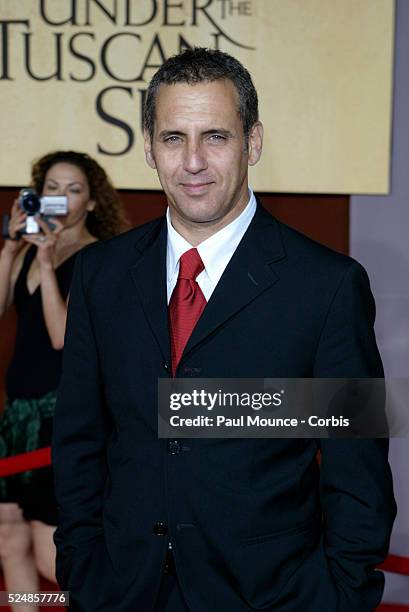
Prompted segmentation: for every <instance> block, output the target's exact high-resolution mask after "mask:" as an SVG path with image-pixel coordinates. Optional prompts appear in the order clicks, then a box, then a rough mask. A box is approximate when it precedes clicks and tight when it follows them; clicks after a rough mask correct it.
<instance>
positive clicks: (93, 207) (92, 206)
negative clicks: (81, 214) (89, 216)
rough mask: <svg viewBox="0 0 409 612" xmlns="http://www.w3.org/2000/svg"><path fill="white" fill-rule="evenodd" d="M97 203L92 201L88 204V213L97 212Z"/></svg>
mask: <svg viewBox="0 0 409 612" xmlns="http://www.w3.org/2000/svg"><path fill="white" fill-rule="evenodd" d="M96 204H97V203H96V202H95V200H90V201H89V202H88V204H87V211H88V212H91V210H95V206H96Z"/></svg>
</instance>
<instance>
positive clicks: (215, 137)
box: [209, 134, 226, 142]
mask: <svg viewBox="0 0 409 612" xmlns="http://www.w3.org/2000/svg"><path fill="white" fill-rule="evenodd" d="M209 140H210V141H211V142H222V141H224V140H226V136H223V135H222V134H211V135H210V136H209Z"/></svg>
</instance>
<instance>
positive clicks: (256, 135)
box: [248, 121, 264, 166]
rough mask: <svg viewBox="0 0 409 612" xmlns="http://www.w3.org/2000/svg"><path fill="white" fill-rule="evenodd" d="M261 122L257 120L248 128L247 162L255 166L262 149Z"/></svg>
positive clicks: (262, 130)
mask: <svg viewBox="0 0 409 612" xmlns="http://www.w3.org/2000/svg"><path fill="white" fill-rule="evenodd" d="M263 134H264V129H263V124H262V123H261V122H260V121H257V122H256V123H255V124H254V125H253V127H252V128H251V130H250V133H249V138H248V164H249V166H255V165H256V163H257V162H258V160H259V159H260V157H261V151H262V150H263Z"/></svg>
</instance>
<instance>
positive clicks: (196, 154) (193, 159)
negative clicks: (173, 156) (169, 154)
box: [183, 143, 208, 174]
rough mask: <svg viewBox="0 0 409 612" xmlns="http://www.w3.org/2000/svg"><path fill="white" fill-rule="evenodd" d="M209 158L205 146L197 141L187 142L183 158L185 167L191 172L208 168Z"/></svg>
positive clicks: (195, 172) (194, 172)
mask: <svg viewBox="0 0 409 612" xmlns="http://www.w3.org/2000/svg"><path fill="white" fill-rule="evenodd" d="M207 166H208V164H207V159H206V156H205V154H204V151H203V147H202V146H201V145H200V144H197V143H190V144H187V146H186V149H185V154H184V159H183V169H184V170H185V171H186V172H190V173H191V174H197V173H198V172H201V171H202V170H207Z"/></svg>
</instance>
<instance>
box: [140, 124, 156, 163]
mask: <svg viewBox="0 0 409 612" xmlns="http://www.w3.org/2000/svg"><path fill="white" fill-rule="evenodd" d="M143 138H144V149H145V159H146V163H147V164H148V166H150V167H151V168H153V169H154V170H156V163H155V158H154V156H153V151H152V140H151V137H150V134H149V132H148V130H146V129H145V130H144V131H143Z"/></svg>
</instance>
